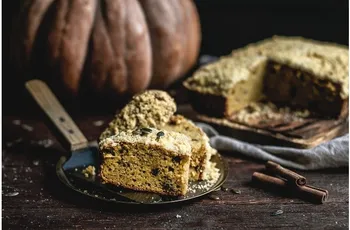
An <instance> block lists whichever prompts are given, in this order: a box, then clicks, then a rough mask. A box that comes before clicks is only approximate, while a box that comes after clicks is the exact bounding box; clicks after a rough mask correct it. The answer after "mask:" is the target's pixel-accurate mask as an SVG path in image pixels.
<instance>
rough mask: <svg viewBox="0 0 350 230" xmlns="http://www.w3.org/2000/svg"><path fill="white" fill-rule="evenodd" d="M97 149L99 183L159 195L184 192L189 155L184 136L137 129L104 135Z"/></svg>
mask: <svg viewBox="0 0 350 230" xmlns="http://www.w3.org/2000/svg"><path fill="white" fill-rule="evenodd" d="M99 148H100V152H101V154H102V164H101V171H100V175H101V178H102V181H103V182H105V183H109V184H113V185H117V186H122V187H124V188H129V189H133V190H138V191H147V192H154V193H159V194H163V195H171V196H180V195H185V194H186V192H187V189H188V179H189V167H190V158H191V144H190V139H189V138H188V137H187V136H185V135H183V134H180V133H177V132H171V131H166V130H158V129H154V128H140V129H136V130H134V131H130V130H129V131H126V132H125V131H121V132H119V133H118V134H117V135H114V136H110V137H107V138H105V139H103V140H102V141H101V142H100V143H99Z"/></svg>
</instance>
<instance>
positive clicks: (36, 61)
mask: <svg viewBox="0 0 350 230" xmlns="http://www.w3.org/2000/svg"><path fill="white" fill-rule="evenodd" d="M20 9H21V10H20V12H19V14H18V20H17V21H16V23H15V25H14V30H13V32H14V35H15V36H14V37H13V39H12V45H13V46H12V47H13V48H14V49H15V50H16V51H14V50H13V51H12V52H13V54H15V61H16V63H17V68H18V69H20V70H22V73H23V74H25V75H26V76H28V77H30V78H32V77H39V78H42V79H43V80H45V81H47V82H51V83H52V82H55V83H58V85H61V86H63V87H64V88H65V89H68V91H69V92H72V93H78V92H79V91H81V90H82V87H83V86H82V85H84V87H85V86H86V85H88V86H89V87H90V88H91V89H93V90H95V92H105V91H106V90H109V91H111V92H113V93H114V94H116V95H121V94H135V93H137V92H140V91H142V90H144V89H146V88H147V87H152V88H162V87H166V86H168V85H169V84H170V83H172V82H174V81H175V80H177V79H178V78H180V77H181V76H183V75H184V73H186V71H188V70H189V69H190V68H191V67H192V66H193V65H194V63H195V61H196V59H197V57H198V52H199V45H200V41H201V37H200V22H199V17H198V14H197V11H196V7H195V5H194V3H193V2H192V1H191V0H24V1H23V3H22V6H21V7H20Z"/></svg>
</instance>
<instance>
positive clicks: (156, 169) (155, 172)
mask: <svg viewBox="0 0 350 230" xmlns="http://www.w3.org/2000/svg"><path fill="white" fill-rule="evenodd" d="M158 174H159V168H155V169H152V175H153V176H157V175H158Z"/></svg>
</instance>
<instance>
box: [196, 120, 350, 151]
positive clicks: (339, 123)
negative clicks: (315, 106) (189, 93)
mask: <svg viewBox="0 0 350 230" xmlns="http://www.w3.org/2000/svg"><path fill="white" fill-rule="evenodd" d="M197 119H199V120H200V121H202V122H205V123H208V124H210V125H212V126H213V127H214V128H215V129H216V130H217V131H219V132H220V133H221V134H223V135H227V136H230V137H233V138H237V139H239V140H242V141H246V142H249V143H254V144H263V145H277V146H287V147H295V148H312V147H314V146H317V145H319V144H321V143H323V142H326V141H329V140H331V139H333V138H335V137H338V136H341V135H344V134H346V133H348V132H349V123H348V117H346V118H342V119H338V120H322V119H319V118H313V119H311V118H308V119H302V120H298V121H290V122H275V123H271V122H268V121H266V120H263V122H262V123H263V125H257V124H259V122H256V120H255V121H254V122H251V124H249V122H248V123H245V124H242V123H239V122H236V121H233V120H228V119H225V118H214V117H209V116H206V115H202V114H198V115H197ZM264 124H265V125H264Z"/></svg>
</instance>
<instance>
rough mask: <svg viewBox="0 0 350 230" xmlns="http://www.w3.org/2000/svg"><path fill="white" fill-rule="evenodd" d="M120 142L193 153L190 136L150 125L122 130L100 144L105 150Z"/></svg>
mask: <svg viewBox="0 0 350 230" xmlns="http://www.w3.org/2000/svg"><path fill="white" fill-rule="evenodd" d="M118 142H119V143H120V142H125V143H131V144H132V143H143V144H145V145H146V146H159V147H162V148H164V149H166V150H168V151H172V152H176V153H178V154H180V155H188V156H190V155H191V145H190V138H189V137H187V136H186V135H184V134H181V133H177V132H171V131H165V130H159V129H154V128H148V127H147V128H140V129H135V130H133V131H131V130H128V131H122V132H119V133H118V134H116V135H114V136H110V137H107V138H105V139H104V140H102V141H101V142H100V143H99V146H100V149H101V151H102V152H103V151H104V150H108V149H111V148H113V147H115V146H116V145H117V143H118Z"/></svg>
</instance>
